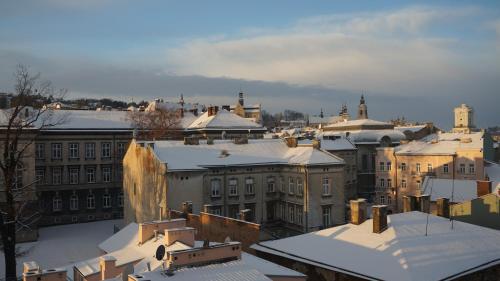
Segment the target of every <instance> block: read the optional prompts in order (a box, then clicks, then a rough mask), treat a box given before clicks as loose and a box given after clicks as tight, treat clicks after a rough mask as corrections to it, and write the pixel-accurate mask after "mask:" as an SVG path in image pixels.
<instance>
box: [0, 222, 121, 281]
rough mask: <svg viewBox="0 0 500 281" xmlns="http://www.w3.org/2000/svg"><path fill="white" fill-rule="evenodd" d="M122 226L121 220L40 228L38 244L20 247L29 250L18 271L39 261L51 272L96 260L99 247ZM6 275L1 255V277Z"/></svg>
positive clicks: (22, 244)
mask: <svg viewBox="0 0 500 281" xmlns="http://www.w3.org/2000/svg"><path fill="white" fill-rule="evenodd" d="M121 223H122V221H121V220H106V221H98V222H91V223H79V224H68V225H60V226H51V227H45V228H40V229H39V238H38V241H36V242H31V243H20V244H17V247H18V248H19V249H20V250H21V251H28V252H27V254H26V255H23V256H22V257H19V258H17V272H18V274H20V273H21V272H22V268H23V262H27V261H36V262H37V263H38V264H39V265H40V266H41V267H42V268H43V269H49V268H54V267H59V266H61V265H65V264H70V263H75V262H78V261H81V260H85V259H89V258H91V257H95V256H97V255H99V254H100V250H99V248H97V246H96V245H97V244H98V243H99V242H101V241H103V240H104V239H106V238H108V237H110V236H111V235H113V226H114V225H121ZM4 273H5V264H4V256H3V253H2V254H1V255H0V276H3V275H4ZM69 273H70V272H68V274H69ZM72 273H73V271H72V270H71V274H72Z"/></svg>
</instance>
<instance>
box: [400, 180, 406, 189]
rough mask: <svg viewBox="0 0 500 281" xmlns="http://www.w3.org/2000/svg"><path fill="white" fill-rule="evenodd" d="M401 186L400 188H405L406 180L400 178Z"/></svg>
mask: <svg viewBox="0 0 500 281" xmlns="http://www.w3.org/2000/svg"><path fill="white" fill-rule="evenodd" d="M401 187H402V188H406V180H402V181H401Z"/></svg>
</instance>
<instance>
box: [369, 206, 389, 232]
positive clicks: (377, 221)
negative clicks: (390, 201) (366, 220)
mask: <svg viewBox="0 0 500 281" xmlns="http://www.w3.org/2000/svg"><path fill="white" fill-rule="evenodd" d="M372 216H373V233H382V232H384V230H386V229H387V205H374V206H372Z"/></svg>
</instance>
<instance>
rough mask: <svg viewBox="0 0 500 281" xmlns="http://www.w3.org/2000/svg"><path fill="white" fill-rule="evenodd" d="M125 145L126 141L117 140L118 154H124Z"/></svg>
mask: <svg viewBox="0 0 500 281" xmlns="http://www.w3.org/2000/svg"><path fill="white" fill-rule="evenodd" d="M125 145H126V143H124V142H119V143H118V156H120V157H121V156H123V155H125Z"/></svg>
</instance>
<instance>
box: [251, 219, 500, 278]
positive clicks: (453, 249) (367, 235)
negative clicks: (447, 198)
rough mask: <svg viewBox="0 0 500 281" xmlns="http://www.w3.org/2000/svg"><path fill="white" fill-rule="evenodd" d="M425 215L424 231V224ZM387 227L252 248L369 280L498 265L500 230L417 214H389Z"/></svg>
mask: <svg viewBox="0 0 500 281" xmlns="http://www.w3.org/2000/svg"><path fill="white" fill-rule="evenodd" d="M427 219H428V227H427V235H425V231H426V222H427ZM387 223H388V228H387V229H386V230H385V231H384V232H382V233H380V234H376V233H373V232H372V225H373V222H372V220H371V219H370V220H367V221H365V222H364V223H362V224H360V225H353V224H346V225H342V226H337V227H332V228H328V229H324V230H320V231H316V232H311V233H307V234H303V235H298V236H294V237H290V238H285V239H280V240H274V241H266V242H260V243H258V244H254V245H252V246H251V248H253V249H255V250H257V251H262V252H266V253H270V254H273V255H276V256H282V257H286V258H288V259H292V260H297V261H301V262H304V263H307V264H312V265H315V266H318V267H322V268H326V269H329V270H333V271H338V272H344V273H346V274H350V275H354V276H358V277H361V278H363V279H368V280H375V279H377V280H398V281H405V280H429V281H432V280H443V279H447V278H450V277H451V276H454V277H453V278H457V277H459V276H461V275H465V274H468V273H471V272H474V271H477V270H481V269H483V268H486V267H490V266H494V265H497V264H500V231H498V230H494V229H489V228H485V227H481V226H477V225H472V224H468V223H464V222H460V221H454V227H453V229H452V228H451V225H450V221H449V219H446V218H442V217H438V216H434V215H428V214H426V213H421V212H408V213H400V214H394V215H389V216H388V217H387Z"/></svg>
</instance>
